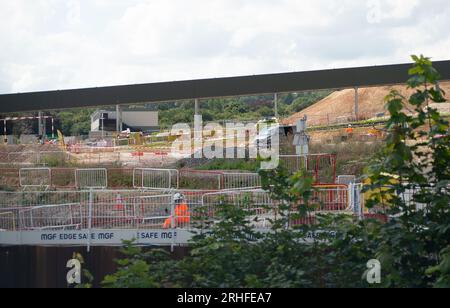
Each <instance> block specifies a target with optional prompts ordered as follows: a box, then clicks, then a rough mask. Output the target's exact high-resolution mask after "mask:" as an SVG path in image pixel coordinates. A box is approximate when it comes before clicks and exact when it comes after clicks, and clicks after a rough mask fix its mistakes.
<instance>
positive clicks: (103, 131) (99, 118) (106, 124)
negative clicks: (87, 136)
mask: <svg viewBox="0 0 450 308" xmlns="http://www.w3.org/2000/svg"><path fill="white" fill-rule="evenodd" d="M127 129H129V130H130V131H131V132H146V133H150V132H158V131H159V119H158V111H153V110H149V109H147V108H145V107H142V108H127V107H117V108H116V110H113V109H102V110H97V111H95V112H94V113H93V114H92V115H91V135H102V136H104V135H111V134H112V132H121V131H124V130H127Z"/></svg>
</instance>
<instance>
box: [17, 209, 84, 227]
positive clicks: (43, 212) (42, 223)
mask: <svg viewBox="0 0 450 308" xmlns="http://www.w3.org/2000/svg"><path fill="white" fill-rule="evenodd" d="M19 221H20V225H21V229H23V230H68V229H81V228H82V224H83V210H82V207H81V204H79V203H72V204H57V205H43V206H36V207H32V208H28V209H25V210H21V211H19Z"/></svg>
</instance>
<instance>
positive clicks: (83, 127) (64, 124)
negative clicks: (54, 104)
mask: <svg viewBox="0 0 450 308" xmlns="http://www.w3.org/2000/svg"><path fill="white" fill-rule="evenodd" d="M93 112H94V109H76V110H68V111H61V112H57V113H56V115H55V116H56V119H57V120H59V122H60V125H61V131H62V133H63V134H64V135H65V136H80V135H88V134H89V131H90V130H91V114H92V113H93Z"/></svg>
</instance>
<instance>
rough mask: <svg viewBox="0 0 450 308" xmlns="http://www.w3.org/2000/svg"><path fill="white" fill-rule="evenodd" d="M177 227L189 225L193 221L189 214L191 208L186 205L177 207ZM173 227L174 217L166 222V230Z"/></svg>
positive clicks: (182, 204)
mask: <svg viewBox="0 0 450 308" xmlns="http://www.w3.org/2000/svg"><path fill="white" fill-rule="evenodd" d="M174 221H175V226H176V227H178V226H180V225H183V224H188V223H189V222H190V221H191V214H190V213H189V206H188V205H187V204H186V203H181V204H178V205H177V206H176V207H175V219H174ZM171 225H172V216H170V217H169V218H167V219H166V220H165V221H164V226H163V228H164V229H169V228H170V226H171Z"/></svg>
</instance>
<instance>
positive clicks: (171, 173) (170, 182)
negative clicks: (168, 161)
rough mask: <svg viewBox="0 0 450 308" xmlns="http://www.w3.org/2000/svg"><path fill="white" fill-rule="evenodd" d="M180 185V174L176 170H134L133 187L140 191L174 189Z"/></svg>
mask: <svg viewBox="0 0 450 308" xmlns="http://www.w3.org/2000/svg"><path fill="white" fill-rule="evenodd" d="M179 184H180V173H179V171H178V170H176V169H154V168H135V169H133V187H134V188H140V189H174V188H178V187H179Z"/></svg>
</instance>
